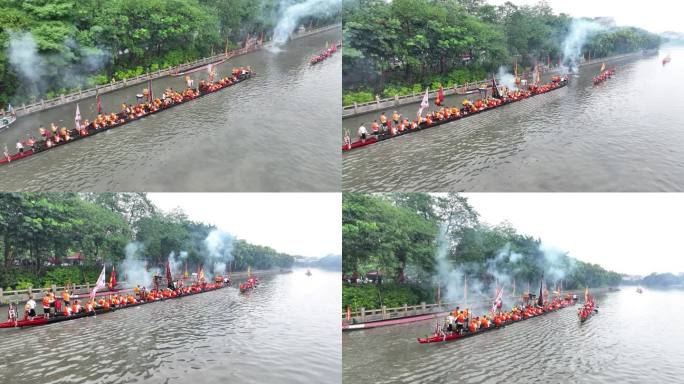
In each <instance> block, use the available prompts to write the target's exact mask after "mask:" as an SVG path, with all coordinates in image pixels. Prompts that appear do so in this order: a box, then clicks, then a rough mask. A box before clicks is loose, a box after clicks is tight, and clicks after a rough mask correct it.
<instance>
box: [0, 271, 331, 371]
mask: <svg viewBox="0 0 684 384" xmlns="http://www.w3.org/2000/svg"><path fill="white" fill-rule="evenodd" d="M312 272H313V275H312V276H311V277H307V276H306V275H305V274H304V270H302V269H295V270H294V272H293V273H291V274H284V275H276V276H272V277H263V278H262V279H261V280H262V281H261V284H260V285H259V287H258V288H257V289H256V290H254V291H253V292H252V293H251V294H249V295H242V294H240V293H239V292H238V290H237V288H226V289H221V290H218V291H214V292H209V293H205V294H201V295H196V296H192V297H186V298H182V299H178V300H170V301H166V302H161V303H155V304H150V305H144V306H141V307H137V308H131V309H125V310H121V311H117V312H113V313H108V314H103V315H98V316H97V317H90V318H85V319H79V320H74V321H67V322H63V323H56V324H52V325H48V326H43V327H37V328H25V329H10V330H7V329H3V330H0V357H1V358H0V382H1V383H3V384H13V383H42V384H48V383H196V384H201V383H276V382H277V383H306V384H309V383H340V382H341V371H342V367H341V364H342V363H341V358H342V356H341V335H340V333H341V331H340V324H339V318H338V316H337V313H338V311H339V308H340V306H341V288H340V282H339V281H340V275H339V272H327V271H323V270H317V269H315V270H312ZM243 280H244V279H243ZM5 312H6V308H3V314H2V319H3V321H4V319H6V313H5ZM39 312H40V311H39Z"/></svg>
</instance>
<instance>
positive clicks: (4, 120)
mask: <svg viewBox="0 0 684 384" xmlns="http://www.w3.org/2000/svg"><path fill="white" fill-rule="evenodd" d="M15 121H17V115H16V114H15V113H14V110H13V109H12V106H11V105H10V107H9V109H8V113H6V114H3V115H0V132H2V131H4V130H5V129H7V128H8V127H9V126H10V125H12V123H14V122H15Z"/></svg>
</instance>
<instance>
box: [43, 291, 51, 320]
mask: <svg viewBox="0 0 684 384" xmlns="http://www.w3.org/2000/svg"><path fill="white" fill-rule="evenodd" d="M43 314H44V315H45V318H46V319H47V318H50V295H48V294H46V295H45V296H43Z"/></svg>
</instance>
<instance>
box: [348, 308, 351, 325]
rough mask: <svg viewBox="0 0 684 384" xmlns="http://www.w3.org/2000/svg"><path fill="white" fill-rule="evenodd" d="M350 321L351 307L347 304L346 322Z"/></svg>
mask: <svg viewBox="0 0 684 384" xmlns="http://www.w3.org/2000/svg"><path fill="white" fill-rule="evenodd" d="M349 321H351V307H350V306H349V305H347V322H349Z"/></svg>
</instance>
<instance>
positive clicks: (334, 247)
mask: <svg viewBox="0 0 684 384" xmlns="http://www.w3.org/2000/svg"><path fill="white" fill-rule="evenodd" d="M148 197H149V198H150V200H152V202H154V204H155V205H157V206H158V207H159V208H161V209H162V210H164V211H170V210H172V209H174V208H175V207H181V208H182V209H183V210H184V211H185V213H187V215H188V217H189V218H190V219H191V220H194V221H201V222H205V223H209V224H214V225H216V226H217V227H218V228H221V229H223V230H225V231H227V232H229V233H231V234H233V235H235V236H237V237H239V238H241V239H245V240H247V241H249V242H250V243H254V244H258V245H267V246H269V247H271V248H274V249H276V250H277V251H279V252H285V253H289V254H293V255H302V256H307V257H321V256H325V255H327V254H330V253H334V254H337V255H339V254H341V253H342V208H341V207H342V197H341V195H340V194H339V193H301V194H297V193H149V194H148Z"/></svg>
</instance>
